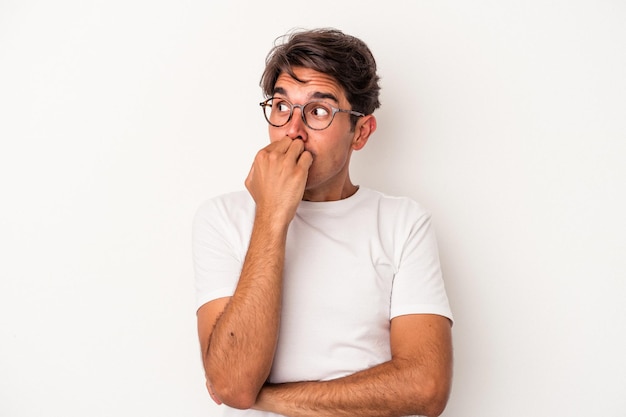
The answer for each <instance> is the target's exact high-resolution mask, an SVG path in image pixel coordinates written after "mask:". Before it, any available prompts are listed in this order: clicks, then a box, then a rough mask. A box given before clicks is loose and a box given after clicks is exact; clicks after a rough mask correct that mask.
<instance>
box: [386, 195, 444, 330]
mask: <svg viewBox="0 0 626 417" xmlns="http://www.w3.org/2000/svg"><path fill="white" fill-rule="evenodd" d="M404 209H405V210H400V212H399V213H398V216H397V217H396V221H398V223H396V233H397V234H398V237H399V238H400V240H399V241H400V242H404V243H403V244H402V245H401V246H400V247H399V248H398V252H397V254H398V255H397V256H398V259H397V272H396V274H395V277H394V281H393V289H392V294H391V311H390V317H391V318H393V317H397V316H402V315H406V314H437V315H441V316H444V317H447V318H448V319H450V321H452V320H453V317H452V311H451V309H450V305H449V302H448V297H447V294H446V290H445V286H444V281H443V276H442V272H441V264H440V261H439V252H438V248H437V240H436V238H435V232H434V230H433V226H432V222H431V217H430V214H428V213H426V212H424V211H423V210H421V209H420V208H419V206H417V204H410V205H409V206H408V207H404Z"/></svg>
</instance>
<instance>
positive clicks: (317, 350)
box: [193, 188, 452, 416]
mask: <svg viewBox="0 0 626 417" xmlns="http://www.w3.org/2000/svg"><path fill="white" fill-rule="evenodd" d="M254 212H255V204H254V200H253V199H252V198H251V197H250V195H249V194H248V193H247V192H244V191H242V192H237V193H232V194H226V195H223V196H220V197H217V198H214V199H211V200H209V201H207V202H206V203H205V204H203V205H202V206H201V207H200V209H199V210H198V212H197V214H196V217H195V220H194V228H193V231H194V238H193V255H194V265H195V273H196V286H197V305H198V307H200V306H201V305H203V304H204V303H206V302H208V301H211V300H214V299H217V298H220V297H225V296H231V295H232V294H233V293H234V291H235V288H236V286H237V281H238V279H239V275H240V272H241V268H242V265H243V261H244V258H245V255H246V251H247V249H248V244H249V240H250V234H251V231H252V224H253V220H254ZM420 313H422V314H438V315H442V316H445V317H448V318H449V319H450V320H452V313H451V311H450V307H449V305H448V298H447V296H446V292H445V288H444V283H443V279H442V276H441V268H440V263H439V256H438V251H437V243H436V240H435V235H434V232H433V229H432V226H431V222H430V215H429V214H428V213H427V212H425V211H424V210H423V209H422V208H421V207H420V206H419V205H418V204H417V203H415V202H414V201H412V200H410V199H408V198H404V197H390V196H386V195H384V194H382V193H379V192H377V191H373V190H370V189H367V188H360V189H359V190H358V191H357V192H356V193H355V194H354V195H353V196H351V197H349V198H347V199H344V200H339V201H330V202H310V201H302V202H301V203H300V205H299V206H298V209H297V212H296V216H295V217H294V219H293V221H292V222H291V224H290V226H289V231H288V234H287V249H286V253H285V267H284V277H283V306H282V316H281V324H280V333H279V339H278V347H277V351H276V356H275V359H274V364H273V368H272V371H271V374H270V381H271V382H275V383H280V382H291V381H305V380H328V379H334V378H339V377H342V376H345V375H349V374H352V373H354V372H356V371H359V370H363V369H367V368H370V367H372V366H374V365H377V364H380V363H382V362H386V361H388V360H390V359H391V353H390V347H389V329H390V320H391V319H392V318H394V317H396V316H400V315H405V314H420ZM223 408H227V407H223ZM249 413H252V414H249ZM224 415H227V416H231V415H233V416H234V415H237V416H238V415H253V416H267V415H271V414H267V413H259V412H256V411H248V412H246V413H245V414H240V411H239V410H232V412H226V413H225V414H224Z"/></svg>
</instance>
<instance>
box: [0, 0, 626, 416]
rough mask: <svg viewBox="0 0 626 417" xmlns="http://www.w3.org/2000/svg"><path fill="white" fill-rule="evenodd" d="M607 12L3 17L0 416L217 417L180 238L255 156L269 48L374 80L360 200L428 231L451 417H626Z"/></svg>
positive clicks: (408, 9)
mask: <svg viewBox="0 0 626 417" xmlns="http://www.w3.org/2000/svg"><path fill="white" fill-rule="evenodd" d="M624 22H626V4H625V3H624V2H622V1H617V0H614V1H582V0H570V1H512V0H501V1H485V0H479V1H443V0H439V1H434V0H433V1H418V2H408V1H407V2H401V1H397V2H392V1H365V0H359V1H339V0H334V1H326V0H317V1H314V2H274V1H232V2H228V3H227V2H219V3H218V2H210V1H192V0H188V1H148V0H145V1H83V0H76V1H68V0H64V1H55V2H46V1H24V0H20V1H17V0H15V1H7V0H0V139H1V148H0V185H1V188H0V197H1V199H2V201H1V204H0V277H1V279H0V415H1V416H3V417H4V416H7V417H25V416H44V415H45V416H63V417H78V416H81V417H82V416H210V415H212V414H213V413H212V412H211V410H213V408H212V406H211V405H210V400H209V397H208V395H207V394H206V393H205V390H204V386H203V384H204V380H203V374H202V370H201V367H200V360H199V353H198V347H197V341H196V333H195V305H194V288H193V271H192V264H191V255H190V227H191V220H192V217H193V214H194V212H195V210H196V208H197V207H198V205H199V204H200V203H201V202H202V201H204V200H206V199H207V198H209V197H211V196H214V195H216V194H220V193H222V192H226V191H231V190H235V189H242V188H243V179H244V178H245V176H246V174H247V171H248V168H249V165H250V163H251V161H252V158H253V156H254V154H255V153H256V151H257V149H259V148H260V147H262V146H264V145H265V143H266V142H267V134H266V125H265V121H264V120H263V118H262V116H261V111H260V110H259V107H258V105H257V103H258V102H259V101H261V99H262V95H261V92H260V89H259V88H258V81H259V77H260V74H261V72H262V69H263V64H264V58H265V55H266V53H267V52H268V50H269V49H270V47H271V46H272V44H273V41H274V39H275V38H276V37H278V36H279V35H281V34H283V33H285V32H286V31H288V30H289V29H291V28H294V27H305V28H311V27H319V26H333V27H337V28H340V29H342V30H344V31H346V32H348V33H351V34H354V35H356V36H359V37H361V38H362V39H364V40H365V41H366V42H367V43H368V44H369V45H370V47H371V48H372V50H373V52H374V54H375V56H376V58H377V60H378V63H379V70H380V74H381V76H382V86H383V90H382V102H383V107H382V108H381V109H380V111H378V112H377V113H376V114H377V117H378V122H379V129H378V131H377V132H376V133H375V135H374V136H373V137H372V138H371V139H370V143H369V144H368V146H367V147H366V148H365V149H364V150H362V151H360V152H358V153H356V154H355V155H354V159H353V170H352V176H353V179H354V180H355V182H356V183H358V184H361V185H364V186H368V187H373V188H379V189H381V190H382V191H385V192H387V193H391V194H404V195H409V196H411V197H413V198H414V199H416V200H418V201H420V202H421V203H422V204H423V205H424V206H426V207H427V208H428V209H429V210H430V211H431V212H432V213H433V218H434V220H435V224H436V227H437V231H438V236H439V242H440V250H441V256H442V260H443V267H444V273H445V276H446V283H447V288H448V291H449V296H450V299H451V302H452V306H453V310H454V313H455V317H456V324H455V327H454V329H453V331H454V339H455V357H456V364H455V380H454V387H453V393H452V397H451V400H450V403H449V406H448V409H447V411H446V412H445V416H447V417H452V416H454V417H457V416H460V417H464V416H469V417H474V416H481V417H502V416H507V417H517V416H527V415H533V416H570V417H582V416H585V417H587V416H604V417H606V416H609V417H611V416H615V417H617V416H624V415H625V413H626V396H625V395H624V393H625V392H626V354H625V352H626V341H625V332H626V256H625V255H624V252H625V250H626V237H625V232H626V221H625V220H624V218H625V213H626V195H625V194H626V185H625V184H626V168H625V167H624V165H625V164H624V160H625V159H626V100H625V97H626V24H625V23H624Z"/></svg>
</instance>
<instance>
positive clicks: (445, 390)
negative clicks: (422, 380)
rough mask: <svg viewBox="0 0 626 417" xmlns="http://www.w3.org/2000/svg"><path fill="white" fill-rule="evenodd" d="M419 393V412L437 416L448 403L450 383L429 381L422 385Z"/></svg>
mask: <svg viewBox="0 0 626 417" xmlns="http://www.w3.org/2000/svg"><path fill="white" fill-rule="evenodd" d="M421 393H422V395H421V396H420V398H421V400H422V401H421V403H422V404H421V405H422V407H421V408H422V411H421V414H423V415H424V416H426V417H439V416H440V415H441V414H442V413H443V411H444V410H445V408H446V405H447V404H448V398H449V396H450V384H449V383H441V382H438V381H431V382H430V383H428V384H426V385H425V386H422V390H421Z"/></svg>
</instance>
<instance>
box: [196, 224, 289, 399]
mask: <svg viewBox="0 0 626 417" xmlns="http://www.w3.org/2000/svg"><path fill="white" fill-rule="evenodd" d="M285 236H286V226H285V227H273V226H270V225H269V223H268V222H265V221H263V219H257V220H256V221H255V226H254V228H253V231H252V235H251V238H250V245H249V249H248V253H247V255H246V258H245V261H244V264H243V267H242V272H241V276H240V279H239V282H238V285H237V289H236V291H235V293H234V294H233V296H232V298H231V300H230V302H229V303H228V305H227V306H226V308H225V309H224V312H223V313H222V315H221V316H220V317H219V318H218V320H217V322H216V324H215V327H214V329H213V331H212V333H211V337H210V340H209V342H208V344H207V349H206V351H205V352H204V360H205V371H206V375H207V378H208V380H209V382H210V384H211V385H212V386H213V388H214V390H215V393H216V395H217V396H218V397H219V398H220V400H221V401H223V402H225V403H226V404H229V405H231V406H233V407H237V408H248V407H250V406H251V405H252V404H253V402H254V399H255V398H256V394H257V393H258V391H259V390H260V389H261V387H262V386H263V384H264V382H265V381H266V379H267V376H268V375H269V372H270V369H271V365H272V360H273V357H274V352H275V349H276V341H277V337H278V328H279V323H280V310H281V297H282V292H281V288H282V271H283V263H284V252H285Z"/></svg>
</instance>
